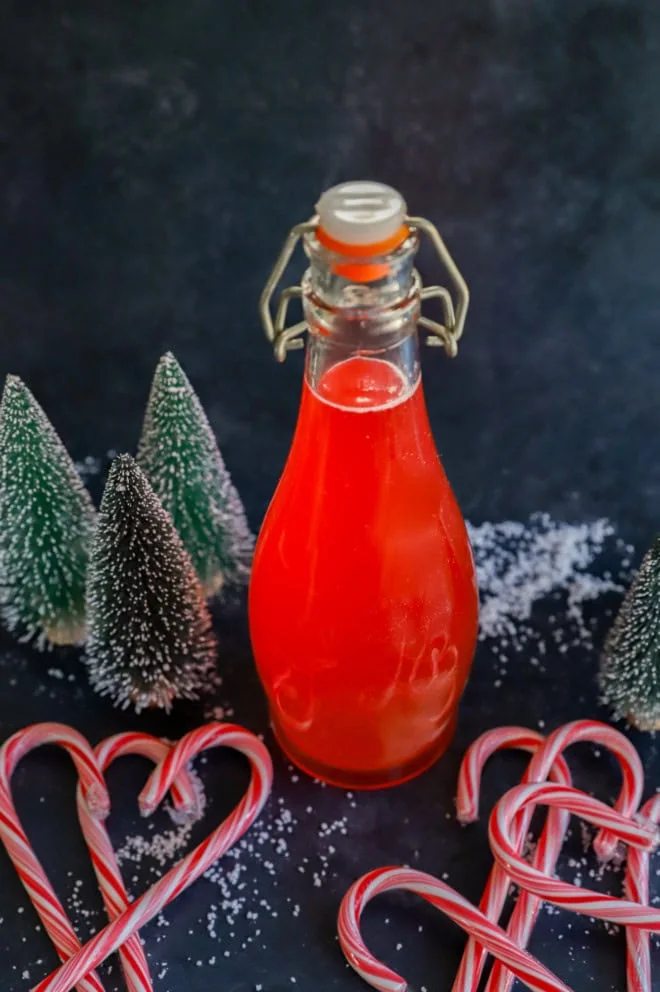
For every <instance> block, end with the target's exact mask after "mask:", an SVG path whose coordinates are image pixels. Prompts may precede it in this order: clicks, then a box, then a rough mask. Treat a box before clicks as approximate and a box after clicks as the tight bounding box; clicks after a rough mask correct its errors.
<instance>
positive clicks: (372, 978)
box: [338, 868, 570, 992]
mask: <svg viewBox="0 0 660 992" xmlns="http://www.w3.org/2000/svg"><path fill="white" fill-rule="evenodd" d="M394 889H405V890H406V891H408V892H415V893H417V895H420V896H422V897H423V898H424V899H426V900H427V901H428V902H430V903H431V904H432V905H433V906H435V907H436V908H437V909H440V910H442V911H443V912H444V913H445V914H446V915H447V916H448V917H449V918H450V919H451V920H453V921H454V923H457V924H458V925H459V926H460V927H462V928H463V930H465V931H467V933H469V934H470V935H471V936H472V937H473V938H474V940H475V941H476V942H477V943H478V944H480V945H483V946H484V947H485V948H486V949H487V951H488V952H489V953H490V954H493V955H495V956H496V957H499V958H501V959H502V960H503V961H506V964H507V966H508V967H509V968H510V969H511V970H512V971H513V973H514V974H515V975H516V976H517V977H518V978H520V980H521V981H523V982H524V983H525V984H526V985H527V987H528V988H530V989H533V990H534V992H570V989H569V988H568V986H566V985H564V983H563V982H562V981H560V979H559V978H557V977H556V976H555V975H553V974H552V972H550V971H548V969H547V968H545V967H544V966H543V965H542V964H540V963H539V962H538V961H537V960H536V959H535V958H533V957H532V956H531V954H528V953H527V951H524V950H522V949H521V948H520V947H517V946H516V945H515V944H514V943H513V941H512V940H510V939H509V937H507V935H506V934H505V933H504V931H503V930H502V929H501V928H500V927H499V926H497V924H495V923H493V922H492V921H491V920H489V919H488V917H486V916H485V915H484V914H483V913H482V912H481V911H480V910H479V909H476V907H475V906H473V905H472V904H471V903H470V902H468V901H467V899H464V898H463V896H461V895H459V894H458V892H455V891H454V889H452V888H450V887H449V886H448V885H445V884H444V882H440V881H439V880H438V879H436V878H433V876H432V875H426V874H424V872H420V871H415V870H413V869H405V868H378V869H376V871H372V872H370V873H369V874H368V875H365V876H364V877H363V878H361V879H359V880H358V881H357V882H355V883H354V884H353V885H352V886H351V888H350V889H349V890H348V892H347V893H346V895H345V896H344V899H343V900H342V904H341V907H340V910H339V918H338V933H339V943H340V945H341V949H342V951H343V952H344V954H345V956H346V960H347V961H348V963H349V964H350V965H351V967H352V968H354V969H355V971H357V973H358V975H360V976H361V977H362V978H363V979H364V980H365V982H368V984H369V985H371V986H372V987H373V988H375V989H379V990H380V992H410V990H409V986H408V984H407V983H406V981H405V980H404V979H403V978H402V977H401V976H400V975H398V974H397V973H396V972H395V971H392V969H391V968H388V967H387V965H385V964H383V962H382V961H379V960H378V959H377V958H375V957H374V955H373V954H372V953H371V952H370V951H369V950H368V948H367V947H366V945H365V943H364V941H363V939H362V935H361V933H360V917H361V915H362V911H363V909H364V907H365V906H366V904H367V903H368V902H369V901H370V900H371V899H373V898H374V896H376V895H379V894H381V893H382V892H391V891H392V890H394Z"/></svg>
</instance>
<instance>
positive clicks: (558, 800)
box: [488, 785, 660, 933]
mask: <svg viewBox="0 0 660 992" xmlns="http://www.w3.org/2000/svg"><path fill="white" fill-rule="evenodd" d="M535 804H538V805H542V806H559V807H563V808H564V809H567V810H569V811H570V812H571V813H575V814H576V815H577V816H581V817H582V819H584V820H586V821H587V822H588V823H591V824H593V825H594V826H597V827H600V828H601V829H603V830H607V831H608V832H609V833H611V834H613V835H614V836H615V837H618V838H619V839H620V840H622V841H623V842H624V843H626V844H629V845H631V846H632V847H638V848H640V850H643V851H653V850H655V848H656V847H657V845H658V843H659V842H660V833H659V832H658V829H657V827H656V826H655V825H653V824H649V823H644V822H642V823H638V822H637V821H636V820H633V819H630V818H629V817H627V816H622V815H621V813H618V812H617V811H616V810H614V809H612V808H611V807H610V806H607V805H606V804H605V803H601V802H599V801H598V800H597V799H592V798H591V796H587V795H585V794H584V793H583V792H580V791H579V790H578V789H568V788H565V787H564V786H560V785H519V786H516V788H515V789H511V790H510V791H509V792H507V793H506V795H504V796H502V798H501V799H500V801H499V802H498V803H497V805H496V806H495V809H494V810H493V812H492V814H491V817H490V823H489V826H488V836H489V839H490V846H491V848H492V851H493V854H494V856H495V858H496V859H497V861H498V862H499V864H500V865H502V867H503V868H504V869H505V870H506V872H507V874H508V875H509V876H510V877H511V878H512V879H513V881H514V882H515V883H516V885H519V886H520V887H521V888H523V889H529V891H530V892H533V893H534V894H535V895H537V896H538V897H539V898H540V899H543V900H545V901H546V902H551V903H553V904H554V905H555V906H563V907H566V908H567V909H572V910H573V912H575V913H581V914H583V915H585V916H595V917H597V918H598V919H601V920H609V921H610V922H612V923H618V924H620V925H622V926H633V927H645V928H646V929H647V930H652V931H653V932H654V933H658V932H660V909H653V908H651V907H648V906H641V905H640V904H639V903H637V902H631V901H630V900H627V899H616V898H615V897H614V896H608V895H605V894H604V893H601V892H594V891H593V890H591V889H583V888H580V887H579V886H577V885H570V884H567V883H566V882H561V881H559V879H557V878H549V877H548V876H547V875H545V874H544V873H543V872H542V871H539V869H538V868H536V867H534V866H533V865H530V864H529V863H528V862H527V861H525V860H524V858H522V857H521V855H520V854H519V853H518V850H517V847H516V843H515V840H516V834H515V823H516V817H517V816H519V814H520V813H521V812H522V811H525V810H526V809H528V808H529V807H533V806H534V805H535Z"/></svg>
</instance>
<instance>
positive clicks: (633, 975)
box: [624, 793, 660, 992]
mask: <svg viewBox="0 0 660 992" xmlns="http://www.w3.org/2000/svg"><path fill="white" fill-rule="evenodd" d="M640 817H642V818H643V819H646V820H649V821H650V822H651V823H656V824H657V823H659V822H660V793H657V794H656V795H655V796H652V797H651V799H649V800H648V802H647V803H645V805H644V806H642V809H641V811H640ZM649 861H650V856H649V854H648V852H647V851H640V849H639V848H636V847H631V848H630V850H629V851H628V864H627V866H626V881H625V885H624V891H625V894H626V896H627V898H628V899H631V900H633V901H634V902H638V903H641V905H642V906H648V903H649ZM626 948H627V958H626V975H627V979H628V992H653V985H652V981H651V942H650V938H649V934H648V931H647V930H642V929H640V928H639V927H627V929H626Z"/></svg>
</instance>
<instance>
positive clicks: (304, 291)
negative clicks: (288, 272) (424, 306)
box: [259, 181, 469, 361]
mask: <svg viewBox="0 0 660 992" xmlns="http://www.w3.org/2000/svg"><path fill="white" fill-rule="evenodd" d="M421 234H424V235H425V236H426V237H427V238H428V239H429V240H430V242H431V245H432V247H433V248H434V250H435V253H436V255H437V256H438V258H439V259H440V261H441V263H442V264H443V266H444V268H445V270H446V272H447V275H448V276H449V280H450V283H451V285H452V289H453V295H452V293H451V292H450V291H449V290H448V289H447V288H446V287H444V286H440V285H434V286H422V282H421V279H420V277H419V274H418V273H417V271H416V270H415V269H414V267H413V259H414V256H415V254H416V252H417V249H418V247H419V238H420V235H421ZM300 240H302V243H303V248H304V250H305V254H306V255H307V257H308V259H309V260H310V267H309V269H308V270H307V271H306V272H305V274H304V276H303V278H302V280H301V284H300V285H299V286H289V287H287V288H286V289H284V290H283V291H282V293H281V295H280V298H279V302H278V305H277V308H276V311H275V315H274V316H273V313H272V311H271V303H272V299H273V296H274V294H275V291H276V289H277V286H278V284H279V282H280V280H281V278H282V276H283V275H284V271H285V269H286V267H287V265H288V263H289V261H290V259H291V257H292V255H293V252H294V250H295V248H296V245H297V244H298V241H300ZM293 299H300V300H301V301H302V304H303V310H304V315H305V319H304V320H302V321H300V322H299V323H296V324H293V325H291V326H289V327H287V326H286V321H287V311H288V307H289V303H290V302H291V300H293ZM428 299H438V300H439V301H440V304H441V307H442V311H443V318H444V319H443V322H442V323H439V322H438V321H434V320H431V319H430V318H428V317H423V316H421V315H420V306H421V302H422V301H423V300H428ZM468 303H469V291H468V288H467V285H466V283H465V280H464V279H463V277H462V275H461V273H460V272H459V270H458V268H457V266H456V264H455V262H454V260H453V259H452V257H451V255H450V254H449V252H448V251H447V248H446V246H445V244H444V242H443V240H442V238H441V237H440V234H439V232H438V230H437V229H436V227H435V226H434V225H433V224H432V223H431V222H430V221H428V220H425V219H424V218H422V217H411V216H409V215H408V213H407V208H406V204H405V201H404V199H403V197H402V196H401V194H400V193H398V192H397V191H396V190H394V189H392V188H391V187H390V186H386V185H384V184H383V183H376V182H365V181H361V182H348V183H342V184H340V185H338V186H334V187H332V188H331V189H329V190H327V191H326V192H325V193H324V194H323V195H322V196H321V198H320V199H319V201H318V203H317V205H316V214H315V215H314V216H313V217H312V218H311V220H309V221H306V222H304V223H302V224H296V226H295V227H293V228H292V229H291V231H290V232H289V235H288V237H287V239H286V241H285V243H284V246H283V248H282V250H281V252H280V255H279V257H278V259H277V261H276V263H275V266H274V268H273V271H272V272H271V274H270V277H269V279H268V281H267V283H266V285H265V287H264V290H263V293H262V295H261V300H260V306H259V309H260V314H261V319H262V323H263V326H264V330H265V332H266V336H267V337H268V339H269V341H271V343H272V344H273V349H274V352H275V356H276V358H277V359H278V361H284V359H285V357H286V353H287V351H293V350H294V349H298V348H302V347H303V340H302V335H303V333H304V332H305V330H306V329H307V327H308V326H309V325H310V323H311V324H312V325H313V326H316V327H320V328H321V329H323V327H324V326H325V328H326V330H327V331H329V330H335V329H336V325H337V320H338V319H341V320H344V321H345V320H346V319H351V318H352V319H360V314H364V311H365V310H366V309H368V310H369V320H370V321H373V320H374V315H375V313H376V312H378V311H380V312H381V320H382V324H383V330H384V331H385V330H386V329H388V328H389V329H391V330H392V329H394V327H395V325H397V324H398V323H400V321H401V320H404V319H405V320H409V319H410V316H411V310H412V312H413V316H415V317H416V321H417V323H418V324H419V326H420V327H423V328H424V329H425V330H426V331H428V332H429V334H428V336H427V339H426V341H427V344H429V345H441V346H442V347H444V349H445V351H446V353H447V354H448V355H449V356H450V357H454V356H455V355H456V353H457V351H458V341H459V340H460V337H461V335H462V333H463V328H464V325H465V317H466V313H467V308H468ZM339 314H341V318H339V316H338V315H339Z"/></svg>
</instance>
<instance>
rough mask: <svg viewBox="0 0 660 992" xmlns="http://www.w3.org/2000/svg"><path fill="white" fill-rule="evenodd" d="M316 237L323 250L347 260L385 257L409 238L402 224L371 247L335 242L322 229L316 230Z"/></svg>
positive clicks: (408, 231)
mask: <svg viewBox="0 0 660 992" xmlns="http://www.w3.org/2000/svg"><path fill="white" fill-rule="evenodd" d="M316 237H317V238H318V240H319V241H320V242H321V244H322V245H323V247H324V248H328V249H329V250H330V251H334V252H336V254H337V255H345V256H346V257H347V258H373V257H374V255H385V254H387V252H389V251H394V249H395V248H398V247H399V245H401V244H403V242H404V241H405V240H406V238H409V237H410V228H409V227H408V226H407V225H406V224H402V225H401V227H400V228H399V230H398V231H397V232H396V233H395V234H393V235H392V237H390V238H386V239H385V241H378V242H377V243H376V244H372V245H349V244H345V242H343V241H335V239H334V238H331V237H330V235H329V234H326V232H325V231H324V230H323V228H322V227H318V228H317V229H316Z"/></svg>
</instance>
